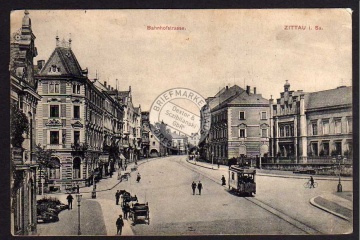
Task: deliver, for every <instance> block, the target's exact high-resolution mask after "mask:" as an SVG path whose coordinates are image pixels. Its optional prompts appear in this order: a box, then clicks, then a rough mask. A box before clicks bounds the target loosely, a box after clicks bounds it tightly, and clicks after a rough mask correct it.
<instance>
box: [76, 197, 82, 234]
mask: <svg viewBox="0 0 360 240" xmlns="http://www.w3.org/2000/svg"><path fill="white" fill-rule="evenodd" d="M81 197H82V195H81V194H76V200H77V202H78V223H79V225H78V235H81V230H80V202H81Z"/></svg>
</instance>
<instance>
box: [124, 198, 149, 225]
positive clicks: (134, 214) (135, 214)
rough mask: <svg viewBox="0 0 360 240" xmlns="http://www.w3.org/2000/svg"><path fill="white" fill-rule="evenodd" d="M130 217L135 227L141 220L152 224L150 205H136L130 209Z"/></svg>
mask: <svg viewBox="0 0 360 240" xmlns="http://www.w3.org/2000/svg"><path fill="white" fill-rule="evenodd" d="M129 217H130V218H131V220H132V221H133V222H134V225H135V224H136V222H137V221H138V220H139V219H143V220H144V221H145V223H147V224H150V216H149V205H148V203H135V204H134V205H133V206H132V208H130V215H129Z"/></svg>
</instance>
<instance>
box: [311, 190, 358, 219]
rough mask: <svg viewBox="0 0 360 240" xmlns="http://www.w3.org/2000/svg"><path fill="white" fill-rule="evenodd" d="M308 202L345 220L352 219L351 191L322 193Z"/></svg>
mask: <svg viewBox="0 0 360 240" xmlns="http://www.w3.org/2000/svg"><path fill="white" fill-rule="evenodd" d="M310 204H311V205H313V206H315V207H318V208H320V209H322V210H324V211H326V212H329V213H331V214H333V215H335V216H338V217H340V218H342V219H345V220H347V221H352V220H353V192H335V193H327V194H322V195H320V196H317V197H314V198H312V199H310Z"/></svg>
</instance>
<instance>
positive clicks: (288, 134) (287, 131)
mask: <svg viewBox="0 0 360 240" xmlns="http://www.w3.org/2000/svg"><path fill="white" fill-rule="evenodd" d="M285 134H286V135H285V136H286V137H288V136H290V126H289V125H286V126H285Z"/></svg>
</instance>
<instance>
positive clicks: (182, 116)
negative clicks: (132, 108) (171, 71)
mask: <svg viewBox="0 0 360 240" xmlns="http://www.w3.org/2000/svg"><path fill="white" fill-rule="evenodd" d="M149 122H150V130H151V132H152V133H153V135H154V136H155V137H156V138H157V140H158V141H159V142H160V144H162V145H163V146H165V147H166V148H168V149H173V150H177V151H180V152H183V153H186V152H188V153H190V151H197V150H198V148H197V147H198V145H199V143H201V142H202V141H203V140H204V139H205V138H206V136H207V135H208V133H209V129H210V124H211V115H210V108H209V106H208V104H207V103H206V100H205V98H204V97H202V96H201V95H200V94H199V93H197V92H196V91H194V90H191V89H188V88H172V89H169V90H167V91H165V92H163V93H161V94H160V95H159V96H158V97H157V98H156V99H155V101H154V102H153V103H152V105H151V108H150V112H149Z"/></svg>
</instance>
